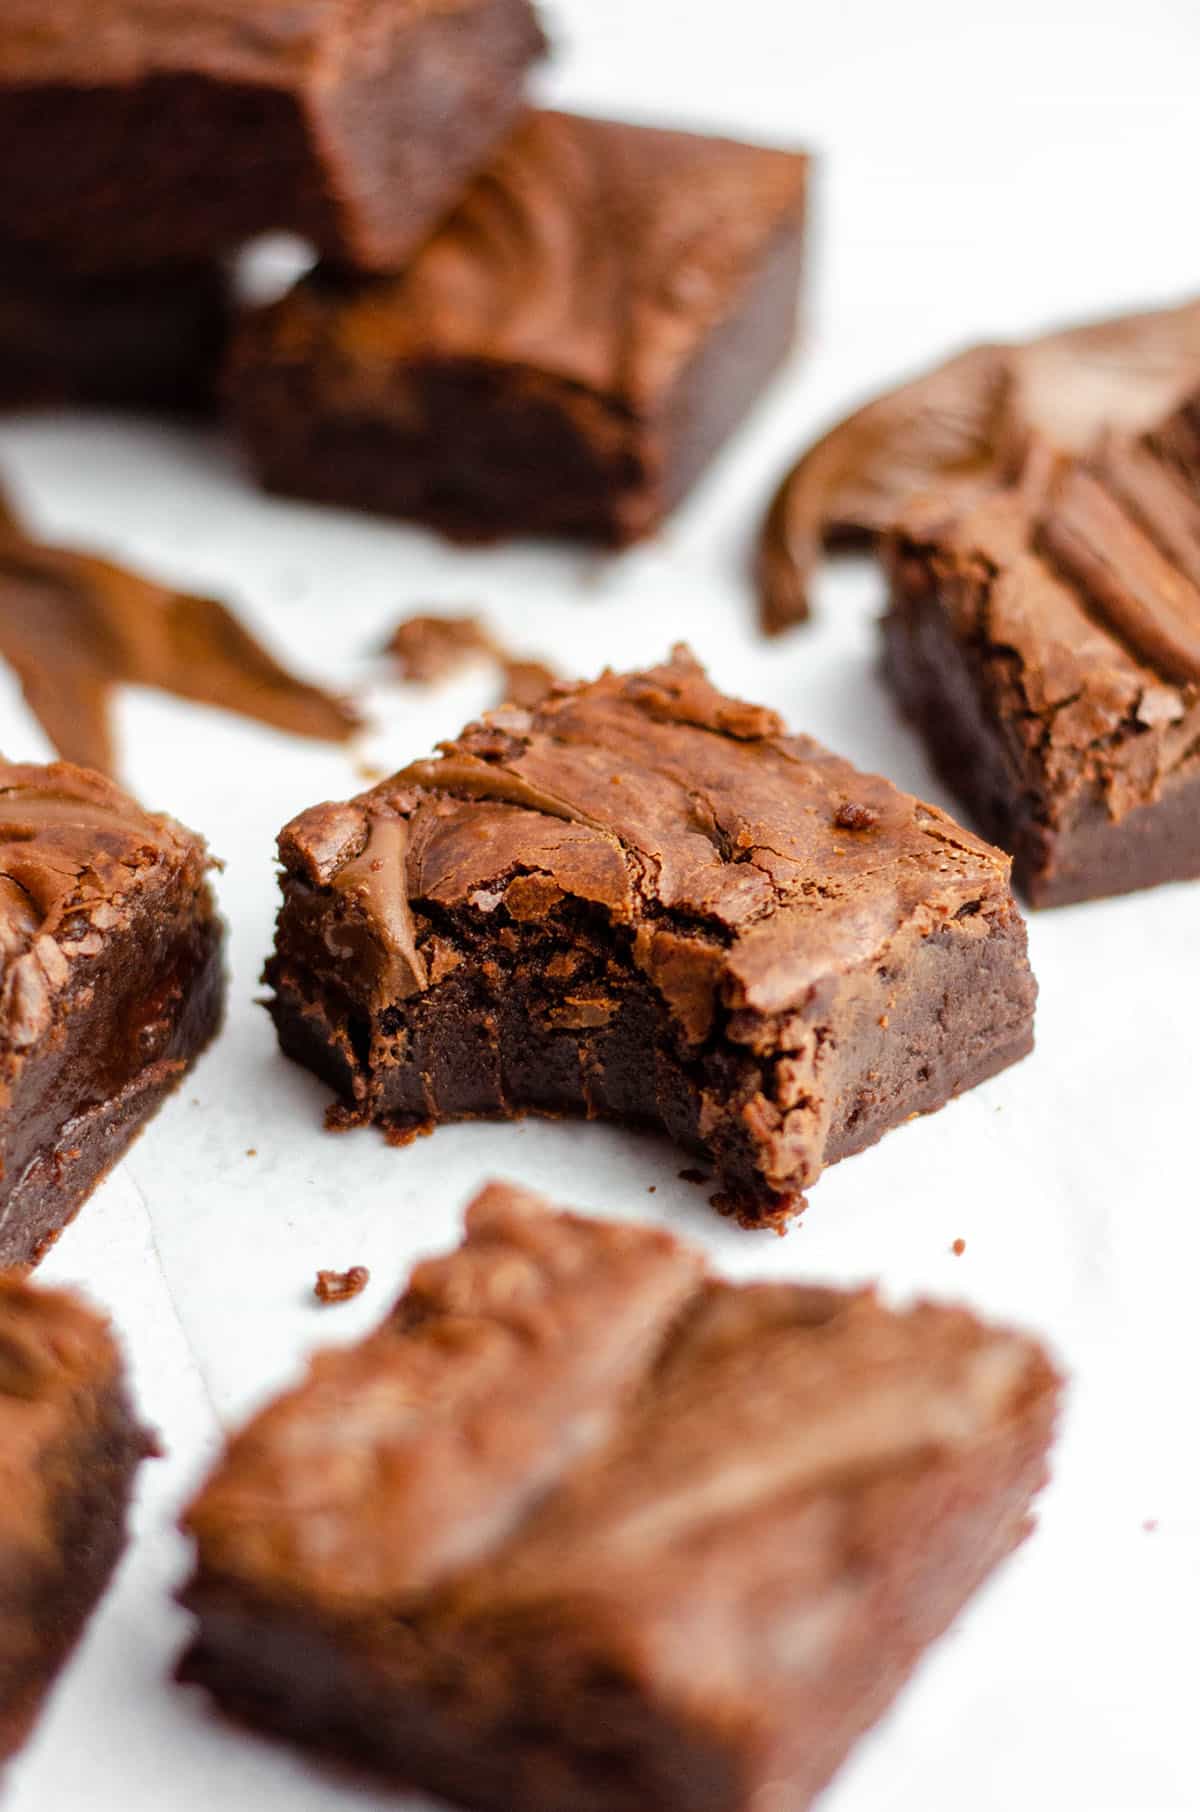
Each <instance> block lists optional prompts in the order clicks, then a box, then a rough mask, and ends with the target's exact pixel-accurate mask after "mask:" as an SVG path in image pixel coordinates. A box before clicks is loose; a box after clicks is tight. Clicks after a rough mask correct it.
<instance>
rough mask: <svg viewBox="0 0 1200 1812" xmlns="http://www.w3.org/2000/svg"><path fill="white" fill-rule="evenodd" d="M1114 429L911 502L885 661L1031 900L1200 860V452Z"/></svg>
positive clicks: (1101, 888) (1148, 877) (1137, 882)
mask: <svg viewBox="0 0 1200 1812" xmlns="http://www.w3.org/2000/svg"><path fill="white" fill-rule="evenodd" d="M1187 419H1188V417H1187V412H1186V411H1184V412H1182V413H1180V415H1179V416H1178V417H1177V418H1176V419H1175V420H1174V421H1173V422H1171V423H1169V424H1167V427H1166V429H1165V430H1164V436H1163V448H1164V453H1163V456H1162V457H1160V456H1159V454H1158V453H1156V451H1155V450H1154V447H1153V444H1152V443H1150V444H1148V443H1147V442H1146V441H1144V440H1143V441H1135V440H1128V441H1119V440H1116V439H1114V438H1110V439H1109V440H1108V441H1106V442H1105V443H1104V444H1103V446H1102V447H1101V448H1100V449H1099V450H1098V451H1097V452H1096V454H1095V455H1094V456H1093V457H1092V458H1091V459H1089V460H1086V461H1077V460H1056V459H1055V458H1054V457H1053V455H1047V454H1046V453H1045V450H1042V451H1041V452H1040V453H1038V452H1035V455H1034V458H1033V460H1032V461H1031V467H1030V471H1029V474H1028V476H1027V481H1026V483H1025V484H1024V485H1023V486H1021V487H1019V488H1015V489H1010V490H1008V491H1006V492H1004V493H1002V494H999V495H996V496H993V497H991V498H987V499H984V500H982V501H979V502H977V503H975V504H974V505H972V506H968V507H957V508H956V507H955V506H954V505H953V504H952V503H951V504H947V503H946V502H945V501H944V500H942V499H939V498H937V497H931V498H929V499H927V500H925V501H924V502H922V503H917V504H913V505H911V506H910V508H909V510H908V512H907V514H906V515H905V516H904V517H903V518H902V520H901V522H900V524H899V527H898V529H897V532H896V533H895V535H894V536H893V537H892V539H891V540H890V542H889V544H888V548H887V565H888V569H889V572H890V575H891V604H890V608H889V611H888V614H887V617H886V618H885V622H884V631H885V637H886V648H887V668H888V672H889V674H890V676H891V679H892V683H893V684H894V686H895V688H896V691H897V692H898V694H899V697H900V699H901V702H902V703H903V705H904V707H905V709H906V710H907V712H908V713H909V715H910V716H911V717H912V719H913V721H914V722H915V723H916V725H917V727H918V728H919V729H920V731H921V733H922V735H923V737H924V738H925V740H926V742H927V743H928V745H929V748H930V750H931V752H932V754H933V757H934V760H935V762H936V763H937V766H938V769H939V772H940V773H941V774H942V776H943V778H944V779H945V781H946V783H947V785H948V786H950V787H952V788H953V789H954V790H955V791H956V792H957V793H958V795H959V796H960V797H961V798H962V800H963V801H964V803H965V805H966V807H967V809H968V811H969V812H970V814H971V815H972V817H973V818H974V819H975V820H976V821H977V822H978V824H979V826H980V828H981V829H982V830H983V831H984V832H985V834H986V835H988V836H990V837H993V838H994V839H995V840H996V842H997V843H1000V844H1001V845H1003V847H1004V848H1005V849H1009V850H1011V851H1012V852H1013V855H1014V858H1015V871H1016V875H1017V878H1018V881H1019V883H1020V885H1021V886H1022V888H1023V889H1024V891H1025V892H1026V893H1027V894H1028V896H1029V898H1030V899H1031V900H1032V901H1033V903H1034V904H1035V905H1038V906H1053V905H1061V904H1063V903H1064V902H1067V901H1072V900H1082V899H1089V898H1094V897H1096V896H1098V895H1103V894H1115V893H1126V892H1129V891H1130V890H1131V889H1133V888H1139V887H1149V886H1152V885H1154V884H1155V883H1157V882H1161V881H1172V880H1182V879H1187V878H1190V877H1195V876H1197V875H1200V484H1198V482H1197V481H1198V480H1200V461H1198V462H1197V463H1196V464H1195V465H1194V466H1191V468H1190V476H1189V469H1188V460H1187V455H1186V444H1185V441H1184V439H1183V436H1184V434H1185V431H1186V427H1187Z"/></svg>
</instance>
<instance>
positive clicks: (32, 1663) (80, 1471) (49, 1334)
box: [0, 1275, 153, 1759]
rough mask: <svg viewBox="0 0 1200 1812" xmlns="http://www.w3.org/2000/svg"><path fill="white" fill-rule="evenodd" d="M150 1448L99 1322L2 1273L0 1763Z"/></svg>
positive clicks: (83, 1608) (121, 1522)
mask: <svg viewBox="0 0 1200 1812" xmlns="http://www.w3.org/2000/svg"><path fill="white" fill-rule="evenodd" d="M152 1451H153V1442H152V1441H151V1440H150V1438H149V1437H148V1436H147V1434H146V1433H145V1432H144V1430H143V1429H142V1428H141V1427H140V1426H139V1424H138V1420H137V1417H136V1415H135V1414H134V1411H133V1408H132V1406H131V1403H130V1400H129V1397H128V1394H127V1392H126V1388H125V1382H124V1375H123V1367H122V1363H121V1357H120V1354H119V1352H118V1350H117V1346H116V1343H115V1342H114V1340H113V1337H112V1334H111V1333H110V1331H109V1328H108V1325H107V1323H106V1322H105V1321H103V1320H102V1319H101V1317H100V1316H99V1315H97V1314H95V1313H94V1312H93V1311H92V1310H91V1309H88V1308H85V1307H84V1305H83V1304H82V1303H81V1302H79V1301H78V1300H77V1299H76V1298H74V1297H73V1296H70V1295H67V1294H65V1293H62V1292H59V1291H51V1290H38V1289H34V1288H33V1287H32V1286H31V1285H29V1284H27V1283H25V1282H23V1281H22V1280H21V1279H20V1278H19V1277H15V1276H12V1275H9V1276H3V1277H0V1454H2V1455H3V1460H2V1461H0V1468H2V1474H3V1487H4V1488H3V1491H0V1588H2V1589H0V1759H4V1758H7V1757H8V1756H10V1755H12V1753H13V1752H14V1750H16V1749H18V1748H20V1746H21V1744H22V1743H23V1742H24V1741H25V1739H26V1737H27V1736H28V1735H29V1732H30V1729H31V1728H32V1725H33V1722H34V1720H35V1718H36V1717H37V1714H38V1711H39V1709H40V1707H41V1705H42V1702H43V1700H44V1698H45V1695H46V1693H47V1692H48V1691H49V1689H50V1687H51V1685H52V1684H53V1682H54V1678H55V1676H56V1674H57V1673H58V1672H59V1670H60V1668H61V1667H62V1665H63V1663H64V1662H65V1661H66V1659H67V1657H68V1656H69V1654H70V1652H71V1650H72V1649H73V1648H74V1646H75V1643H76V1642H77V1641H78V1639H79V1636H80V1634H81V1633H82V1630H83V1627H84V1624H85V1623H86V1621H87V1619H88V1617H89V1615H90V1614H91V1611H92V1609H93V1607H94V1605H95V1604H96V1601H97V1600H98V1598H99V1597H100V1595H101V1593H102V1592H103V1590H104V1588H105V1586H106V1585H107V1584H108V1580H109V1577H110V1575H111V1573H112V1571H113V1568H114V1567H115V1566H116V1564H117V1560H118V1559H119V1557H120V1554H121V1550H122V1548H123V1547H124V1545H125V1517H126V1510H127V1507H128V1503H129V1495H130V1491H131V1488H132V1484H133V1477H134V1473H135V1471H136V1469H137V1466H138V1463H139V1461H140V1460H142V1459H143V1458H144V1457H145V1456H146V1455H147V1454H148V1453H150V1452H152Z"/></svg>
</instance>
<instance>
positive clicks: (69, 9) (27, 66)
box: [0, 0, 479, 85]
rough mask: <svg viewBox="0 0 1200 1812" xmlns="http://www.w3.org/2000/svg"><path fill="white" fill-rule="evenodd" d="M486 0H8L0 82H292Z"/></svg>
mask: <svg viewBox="0 0 1200 1812" xmlns="http://www.w3.org/2000/svg"><path fill="white" fill-rule="evenodd" d="M478 4H479V0H5V5H4V14H3V20H2V21H0V82H11V83H14V84H19V83H23V82H54V81H76V80H83V81H85V82H86V83H88V84H95V83H98V82H132V81H136V80H138V79H139V78H141V77H143V76H147V75H154V74H161V73H178V72H187V71H190V70H195V71H198V72H201V73H204V74H207V75H213V76H216V77H218V78H225V79H227V80H229V81H235V80H236V81H250V82H264V83H267V84H278V85H290V84H292V83H293V82H296V81H300V80H304V79H305V78H307V77H309V76H310V75H315V74H316V73H318V72H319V71H320V70H322V69H323V68H325V67H327V66H329V65H331V64H336V62H337V60H338V59H339V58H340V57H341V56H342V55H343V54H344V53H345V52H346V51H347V50H348V49H349V48H350V47H351V46H353V50H354V54H355V57H356V59H358V60H359V61H360V62H361V61H366V60H368V59H369V56H370V54H371V52H372V51H375V52H377V54H378V55H380V56H383V55H385V54H386V53H387V50H388V47H389V39H390V38H391V36H392V35H393V34H394V32H395V31H396V30H397V29H399V28H402V27H403V26H405V25H407V24H408V23H410V22H416V21H418V20H420V19H421V18H422V17H424V16H426V15H429V14H436V13H440V14H444V13H450V12H468V11H471V10H474V9H475V8H476V7H477V6H478Z"/></svg>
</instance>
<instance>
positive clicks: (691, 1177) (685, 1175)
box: [679, 1165, 712, 1183]
mask: <svg viewBox="0 0 1200 1812" xmlns="http://www.w3.org/2000/svg"><path fill="white" fill-rule="evenodd" d="M679 1175H680V1178H681V1180H682V1181H683V1182H685V1183H711V1182H712V1176H711V1173H710V1172H709V1171H707V1170H697V1169H696V1168H695V1167H694V1166H692V1165H689V1166H688V1168H687V1169H686V1170H681V1171H680V1173H679Z"/></svg>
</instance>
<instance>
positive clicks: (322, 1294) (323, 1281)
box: [313, 1265, 371, 1303]
mask: <svg viewBox="0 0 1200 1812" xmlns="http://www.w3.org/2000/svg"><path fill="white" fill-rule="evenodd" d="M370 1281H371V1273H370V1272H369V1271H368V1270H367V1267H366V1266H365V1265H351V1267H350V1269H349V1270H348V1271H318V1272H317V1281H316V1283H315V1284H314V1285H313V1295H314V1296H315V1297H316V1299H317V1301H318V1302H324V1303H333V1302H353V1300H354V1298H355V1297H356V1296H361V1295H362V1293H363V1291H364V1290H365V1289H366V1287H367V1285H368V1284H369V1283H370Z"/></svg>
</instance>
